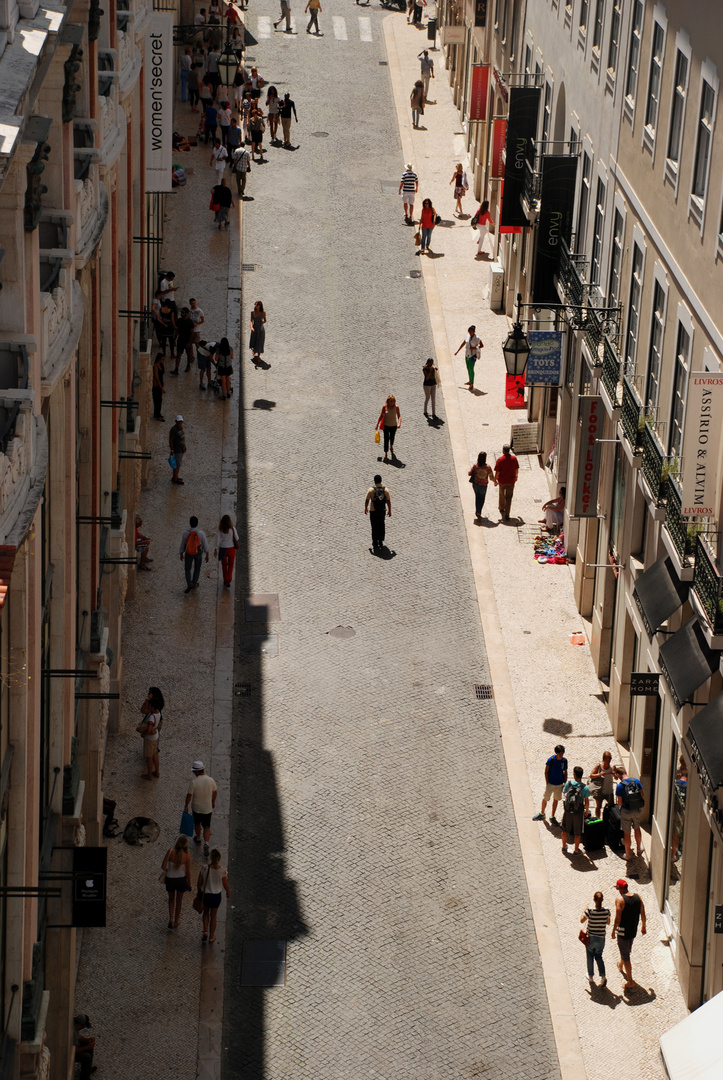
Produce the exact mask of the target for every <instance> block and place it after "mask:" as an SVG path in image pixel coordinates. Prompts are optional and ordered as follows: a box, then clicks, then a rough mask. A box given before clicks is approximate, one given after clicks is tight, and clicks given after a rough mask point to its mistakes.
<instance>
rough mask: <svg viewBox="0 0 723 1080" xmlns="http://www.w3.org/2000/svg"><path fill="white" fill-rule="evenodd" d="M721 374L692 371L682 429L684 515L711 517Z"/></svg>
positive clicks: (722, 407) (722, 408)
mask: <svg viewBox="0 0 723 1080" xmlns="http://www.w3.org/2000/svg"><path fill="white" fill-rule="evenodd" d="M721 415H723V374H716V373H715V372H710V371H697V372H696V371H693V372H691V375H690V379H689V382H688V397H687V400H686V403H685V429H684V431H683V463H682V464H683V494H682V504H683V505H682V507H681V510H680V512H681V515H682V516H683V517H696V516H698V515H700V516H703V517H712V516H714V515H715V512H716V499H717V495H718V487H719V483H718V477H719V475H720V454H721V434H723V425H722V424H721Z"/></svg>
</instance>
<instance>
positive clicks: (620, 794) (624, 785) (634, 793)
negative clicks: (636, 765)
mask: <svg viewBox="0 0 723 1080" xmlns="http://www.w3.org/2000/svg"><path fill="white" fill-rule="evenodd" d="M615 797H616V799H617V803H618V806H619V807H620V827H621V828H622V830H623V839H624V841H625V858H626V859H632V857H633V855H632V851H631V850H630V846H631V845H630V834H631V832H635V846H636V848H637V854H638V857H640V856H641V855H642V854H643V847H642V842H643V838H642V835H641V833H640V817H641V814H642V810H643V807H644V806H645V799H644V798H643V785H642V784H641V783H640V781H639V780H638V779H636V778H635V777H633V776H625V775H624V776H623V778H622V780H621V781H620V783H619V784H618V786H617V787H616V788H615Z"/></svg>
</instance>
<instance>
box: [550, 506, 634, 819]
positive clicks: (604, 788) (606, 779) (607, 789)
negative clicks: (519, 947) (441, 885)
mask: <svg viewBox="0 0 723 1080" xmlns="http://www.w3.org/2000/svg"><path fill="white" fill-rule="evenodd" d="M563 490H564V489H563ZM621 776H624V771H623V770H622V769H618V766H617V765H613V756H612V754H611V753H610V751H609V750H605V751H604V753H603V756H602V761H598V763H597V765H596V766H595V767H594V768H593V770H592V772H591V773H590V780H591V784H590V791H591V792H592V795H593V798H594V799H595V817H596V818H599V817H600V815H601V813H602V804H603V802H606V803H608V804H609V805H610V806H612V805H613V804H614V802H615V783H616V781H617V779H618V778H619V777H621ZM593 785H594V786H593Z"/></svg>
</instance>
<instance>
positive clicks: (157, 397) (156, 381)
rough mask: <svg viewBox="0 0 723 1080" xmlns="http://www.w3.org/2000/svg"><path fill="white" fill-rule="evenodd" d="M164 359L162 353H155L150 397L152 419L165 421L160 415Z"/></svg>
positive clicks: (161, 414) (164, 369)
mask: <svg viewBox="0 0 723 1080" xmlns="http://www.w3.org/2000/svg"><path fill="white" fill-rule="evenodd" d="M164 359H165V357H164V355H163V353H162V352H159V353H156V359H155V360H154V361H153V386H152V388H151V397H152V398H153V419H154V420H165V416H163V413H162V407H163V395H164V394H165V392H166V391H165V390H164V389H163V376H164V374H165V371H166V367H165V364H164V363H163V361H164Z"/></svg>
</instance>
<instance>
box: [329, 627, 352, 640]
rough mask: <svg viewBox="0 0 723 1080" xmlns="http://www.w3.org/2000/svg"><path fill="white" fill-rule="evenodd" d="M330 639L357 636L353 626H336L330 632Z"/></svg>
mask: <svg viewBox="0 0 723 1080" xmlns="http://www.w3.org/2000/svg"><path fill="white" fill-rule="evenodd" d="M328 634H329V637H335V638H342V639H344V638H350V637H354V636H355V635H356V630H355V629H354V627H353V626H335V627H334V629H333V630H329V631H328Z"/></svg>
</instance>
